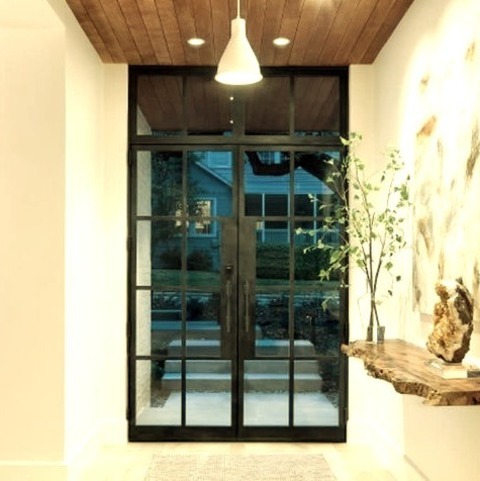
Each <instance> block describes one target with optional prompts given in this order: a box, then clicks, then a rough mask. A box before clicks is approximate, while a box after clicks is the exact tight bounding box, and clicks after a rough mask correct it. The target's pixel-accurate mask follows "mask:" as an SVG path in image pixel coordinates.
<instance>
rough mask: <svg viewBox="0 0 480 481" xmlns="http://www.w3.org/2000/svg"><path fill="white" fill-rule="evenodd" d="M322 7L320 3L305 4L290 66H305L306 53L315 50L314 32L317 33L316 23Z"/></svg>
mask: <svg viewBox="0 0 480 481" xmlns="http://www.w3.org/2000/svg"><path fill="white" fill-rule="evenodd" d="M321 7H322V5H321V3H320V2H305V3H304V5H303V8H302V12H301V15H300V20H299V22H298V27H297V33H296V35H295V41H294V44H293V47H292V51H291V55H290V65H304V63H303V57H304V55H305V52H306V51H310V50H313V49H314V47H315V44H316V41H315V42H313V41H312V37H313V34H312V32H314V31H315V23H316V21H317V15H318V13H319V12H320V11H321Z"/></svg>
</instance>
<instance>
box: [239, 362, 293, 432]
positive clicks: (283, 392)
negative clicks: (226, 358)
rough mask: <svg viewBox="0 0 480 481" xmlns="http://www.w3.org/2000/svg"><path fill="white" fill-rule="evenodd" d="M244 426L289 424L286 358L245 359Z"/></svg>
mask: <svg viewBox="0 0 480 481" xmlns="http://www.w3.org/2000/svg"><path fill="white" fill-rule="evenodd" d="M244 367H245V370H244V379H243V383H244V398H243V400H244V406H243V423H244V425H245V426H288V390H289V375H288V361H285V360H268V361H265V360H258V361H255V360H248V361H245V363H244Z"/></svg>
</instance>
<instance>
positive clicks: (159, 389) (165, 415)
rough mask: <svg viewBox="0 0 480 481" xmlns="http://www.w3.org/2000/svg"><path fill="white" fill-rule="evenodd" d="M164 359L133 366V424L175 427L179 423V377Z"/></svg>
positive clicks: (141, 361) (140, 362)
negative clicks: (134, 369) (134, 380)
mask: <svg viewBox="0 0 480 481" xmlns="http://www.w3.org/2000/svg"><path fill="white" fill-rule="evenodd" d="M172 362H177V361H171V360H168V359H159V360H152V361H144V360H139V361H137V362H136V372H135V379H136V390H135V393H136V400H135V405H136V412H135V419H136V424H137V425H139V426H152V425H153V426H164V425H169V426H172V425H174V426H178V425H180V424H181V422H182V397H181V376H180V377H179V376H178V372H177V371H175V370H174V369H173V368H172V367H171V364H170V363H172Z"/></svg>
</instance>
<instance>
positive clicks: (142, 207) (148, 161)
mask: <svg viewBox="0 0 480 481" xmlns="http://www.w3.org/2000/svg"><path fill="white" fill-rule="evenodd" d="M182 204H183V195H182V153H181V152H160V151H140V152H137V215H142V216H149V215H176V214H178V213H179V212H180V211H181V209H182Z"/></svg>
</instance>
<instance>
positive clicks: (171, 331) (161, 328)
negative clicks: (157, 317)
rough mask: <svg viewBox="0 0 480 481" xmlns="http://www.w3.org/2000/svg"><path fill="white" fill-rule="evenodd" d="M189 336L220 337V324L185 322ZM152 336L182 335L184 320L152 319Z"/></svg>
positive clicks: (213, 322)
mask: <svg viewBox="0 0 480 481" xmlns="http://www.w3.org/2000/svg"><path fill="white" fill-rule="evenodd" d="M185 324H186V325H185V328H186V332H187V337H188V338H189V339H214V340H219V339H220V333H221V330H220V326H219V325H218V323H217V322H216V321H187V322H186V323H185ZM151 329H152V336H155V334H157V333H158V334H160V335H161V336H164V337H168V338H172V337H180V336H181V335H182V322H181V321H172V320H162V321H152V327H151Z"/></svg>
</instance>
